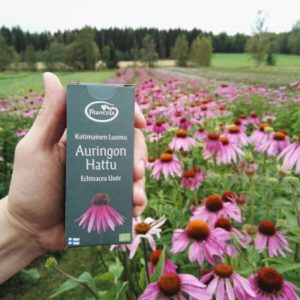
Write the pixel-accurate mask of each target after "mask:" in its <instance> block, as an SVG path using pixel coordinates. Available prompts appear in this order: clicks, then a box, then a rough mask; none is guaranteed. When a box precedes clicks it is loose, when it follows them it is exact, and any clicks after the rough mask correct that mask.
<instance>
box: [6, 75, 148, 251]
mask: <svg viewBox="0 0 300 300" xmlns="http://www.w3.org/2000/svg"><path fill="white" fill-rule="evenodd" d="M44 85H45V100H44V103H43V105H42V107H41V109H40V112H39V114H38V116H37V118H36V120H35V122H34V124H33V125H32V127H31V129H30V130H29V132H28V133H27V134H26V136H25V137H24V138H23V139H22V140H21V141H20V142H19V143H18V145H17V147H16V151H15V162H14V170H13V175H12V180H11V185H10V189H9V194H8V197H7V199H6V201H7V204H6V208H7V211H6V217H7V221H8V223H9V224H11V226H13V228H14V229H15V230H16V231H17V232H18V233H20V235H22V236H23V237H27V238H28V239H29V240H34V241H35V242H36V244H37V245H38V247H40V250H41V252H45V251H55V250H60V249H63V248H64V245H65V237H64V184H65V150H66V134H65V129H66V125H65V124H66V92H65V90H64V88H63V86H62V84H61V83H60V81H59V79H58V78H57V77H56V76H55V75H53V74H51V73H45V74H44ZM144 126H145V119H144V117H143V115H142V114H141V112H140V110H139V108H138V107H137V106H136V112H135V127H136V128H135V140H134V186H133V205H134V211H133V213H134V215H135V216H138V215H140V214H141V213H142V211H143V210H144V208H145V206H146V202H147V198H146V195H145V191H144V185H145V162H146V159H147V148H146V144H145V141H144V136H143V134H142V133H141V131H140V130H139V129H138V128H142V127H144Z"/></svg>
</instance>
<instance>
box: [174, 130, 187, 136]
mask: <svg viewBox="0 0 300 300" xmlns="http://www.w3.org/2000/svg"><path fill="white" fill-rule="evenodd" d="M176 137H178V138H186V137H187V132H186V130H184V129H179V130H177V131H176Z"/></svg>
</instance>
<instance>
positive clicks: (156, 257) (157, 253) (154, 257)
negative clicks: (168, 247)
mask: <svg viewBox="0 0 300 300" xmlns="http://www.w3.org/2000/svg"><path fill="white" fill-rule="evenodd" d="M161 253H162V250H161V249H157V250H155V251H153V252H152V253H151V255H150V261H151V262H152V263H153V265H154V266H156V264H157V263H158V261H159V258H160V255H161Z"/></svg>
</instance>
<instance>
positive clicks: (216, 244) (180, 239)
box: [171, 219, 230, 266]
mask: <svg viewBox="0 0 300 300" xmlns="http://www.w3.org/2000/svg"><path fill="white" fill-rule="evenodd" d="M229 239H230V234H229V233H228V232H227V231H225V230H224V229H222V228H213V229H212V228H210V227H209V225H208V224H207V223H206V222H204V221H203V220H200V219H197V220H192V221H190V222H189V223H188V224H187V226H186V228H185V229H176V230H175V231H174V234H173V238H172V248H171V252H172V253H180V252H183V251H184V250H185V249H186V248H187V247H188V245H189V244H190V243H191V245H190V247H189V260H190V261H191V262H195V261H197V262H198V264H199V265H200V266H201V265H202V264H203V261H204V258H205V259H206V260H207V261H208V262H209V263H210V264H212V265H213V264H214V263H215V261H214V256H217V257H218V258H221V256H222V255H223V254H224V248H225V243H226V241H228V240H229Z"/></svg>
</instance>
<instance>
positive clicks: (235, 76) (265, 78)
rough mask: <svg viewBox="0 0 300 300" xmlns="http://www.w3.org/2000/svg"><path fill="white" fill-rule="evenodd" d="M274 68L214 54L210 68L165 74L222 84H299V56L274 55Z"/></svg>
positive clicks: (241, 56)
mask: <svg viewBox="0 0 300 300" xmlns="http://www.w3.org/2000/svg"><path fill="white" fill-rule="evenodd" d="M276 62H277V63H276V66H266V65H262V66H259V67H256V66H255V65H254V62H253V60H251V58H250V57H249V55H247V54H244V53H240V54H239V53H238V54H233V53H216V54H214V55H213V58H212V65H211V67H209V68H205V67H201V68H175V67H174V68H169V69H168V70H171V71H175V72H179V73H184V74H188V75H193V76H200V77H206V78H211V79H217V80H220V81H225V82H243V83H246V84H253V85H269V86H274V87H277V86H281V85H287V84H289V83H291V82H293V81H300V56H298V55H282V54H280V55H276Z"/></svg>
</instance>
